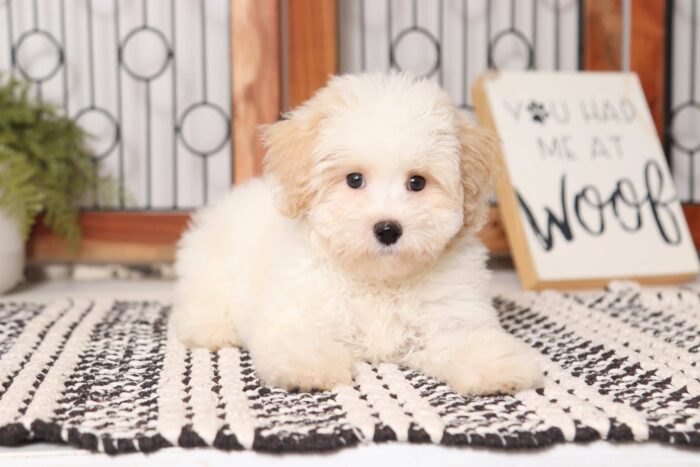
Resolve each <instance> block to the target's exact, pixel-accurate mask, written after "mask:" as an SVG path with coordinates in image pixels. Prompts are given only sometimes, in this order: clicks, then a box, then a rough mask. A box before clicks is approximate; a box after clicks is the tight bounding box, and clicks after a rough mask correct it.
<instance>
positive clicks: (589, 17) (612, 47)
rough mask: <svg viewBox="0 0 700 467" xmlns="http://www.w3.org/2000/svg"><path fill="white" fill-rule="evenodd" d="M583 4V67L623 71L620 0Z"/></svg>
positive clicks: (592, 69)
mask: <svg viewBox="0 0 700 467" xmlns="http://www.w3.org/2000/svg"><path fill="white" fill-rule="evenodd" d="M645 1H646V0H645ZM583 5H584V8H583V28H584V30H583V42H584V44H583V54H584V68H585V69H586V70H591V71H619V70H620V68H622V56H621V44H622V0H584V2H583Z"/></svg>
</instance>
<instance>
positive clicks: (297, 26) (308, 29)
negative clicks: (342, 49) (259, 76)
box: [287, 0, 338, 108]
mask: <svg viewBox="0 0 700 467" xmlns="http://www.w3.org/2000/svg"><path fill="white" fill-rule="evenodd" d="M337 15H338V6H337V2H336V0H287V30H288V47H289V49H288V57H289V67H288V99H287V100H288V102H287V106H288V107H289V108H292V107H295V106H297V105H299V104H301V103H302V102H304V101H305V100H306V99H308V98H309V97H311V96H312V95H313V93H314V92H316V90H317V89H319V88H321V87H323V85H324V84H325V83H326V81H327V80H328V77H329V76H330V75H332V74H334V73H336V72H337V71H338V19H337Z"/></svg>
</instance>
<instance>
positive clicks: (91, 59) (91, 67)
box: [86, 0, 95, 109]
mask: <svg viewBox="0 0 700 467" xmlns="http://www.w3.org/2000/svg"><path fill="white" fill-rule="evenodd" d="M86 21H87V35H88V50H87V53H88V73H89V77H90V108H91V109H94V108H95V50H94V44H95V37H94V35H93V31H92V0H88V1H87V19H86Z"/></svg>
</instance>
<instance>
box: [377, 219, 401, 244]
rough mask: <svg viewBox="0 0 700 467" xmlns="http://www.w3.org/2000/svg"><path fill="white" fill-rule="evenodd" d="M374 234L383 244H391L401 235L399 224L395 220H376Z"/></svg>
mask: <svg viewBox="0 0 700 467" xmlns="http://www.w3.org/2000/svg"><path fill="white" fill-rule="evenodd" d="M374 236H375V237H377V240H379V241H380V242H381V243H383V244H384V245H393V244H394V243H396V241H397V240H398V239H399V237H400V236H401V225H400V224H398V223H396V222H387V221H382V222H377V223H376V224H374Z"/></svg>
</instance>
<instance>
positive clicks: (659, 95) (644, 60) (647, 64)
mask: <svg viewBox="0 0 700 467" xmlns="http://www.w3.org/2000/svg"><path fill="white" fill-rule="evenodd" d="M665 21H666V2H665V1H664V0H644V1H642V2H639V1H637V2H633V4H632V31H631V40H630V69H631V71H635V72H637V74H638V75H639V80H640V81H641V82H642V88H643V89H644V95H645V96H646V98H647V103H648V104H649V109H650V110H651V114H652V116H653V117H654V124H655V125H656V131H657V133H658V134H659V138H661V140H662V141H663V138H664V98H665V97H664V70H665V61H666V54H665V45H666V34H665Z"/></svg>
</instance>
